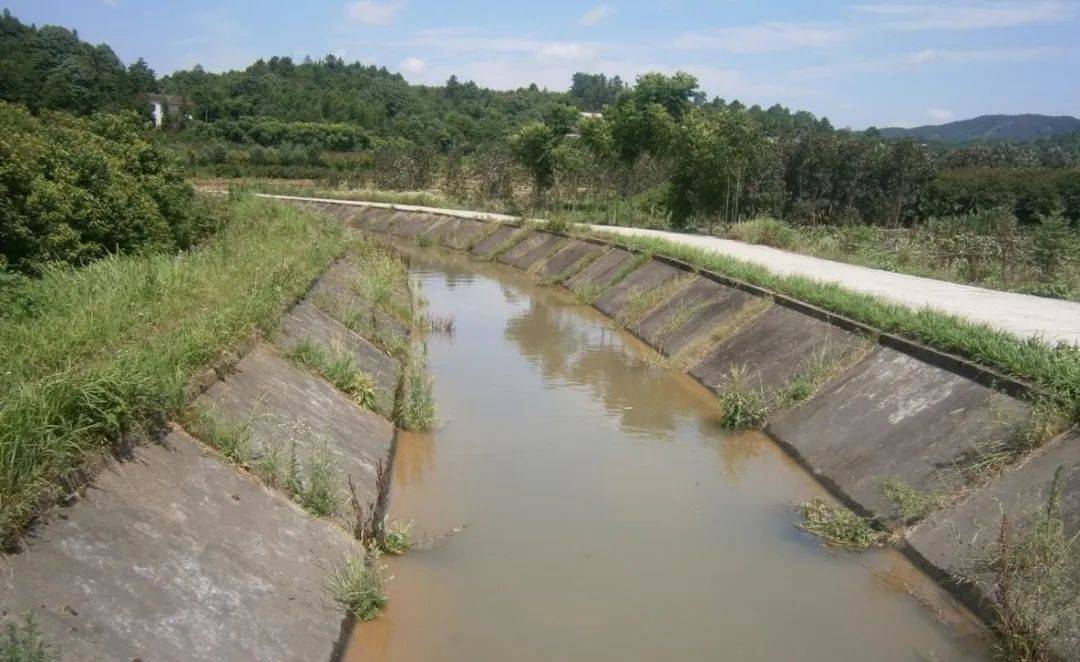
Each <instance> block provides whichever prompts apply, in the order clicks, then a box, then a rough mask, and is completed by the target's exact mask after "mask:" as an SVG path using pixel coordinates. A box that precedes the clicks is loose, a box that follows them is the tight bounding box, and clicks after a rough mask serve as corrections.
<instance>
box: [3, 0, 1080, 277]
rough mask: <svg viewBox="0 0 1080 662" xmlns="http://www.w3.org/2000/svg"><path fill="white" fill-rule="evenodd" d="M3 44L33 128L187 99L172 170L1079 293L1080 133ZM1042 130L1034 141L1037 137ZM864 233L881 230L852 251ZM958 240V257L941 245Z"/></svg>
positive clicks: (292, 64)
mask: <svg viewBox="0 0 1080 662" xmlns="http://www.w3.org/2000/svg"><path fill="white" fill-rule="evenodd" d="M0 43H2V44H3V46H4V48H3V49H2V50H0V99H2V100H6V101H10V102H14V103H19V104H23V105H25V106H26V107H27V108H28V109H29V110H30V111H31V112H34V113H41V112H46V111H48V110H63V111H70V112H73V113H77V114H83V115H85V114H91V113H94V112H115V111H118V110H123V109H127V108H135V109H137V110H139V112H142V113H144V114H145V112H146V110H145V104H144V103H143V102H142V101H141V99H142V98H143V97H142V95H143V94H144V93H145V92H148V91H160V92H164V93H168V94H175V95H179V96H182V97H184V98H185V99H186V101H187V106H186V108H185V110H184V112H183V113H182V114H176V115H172V116H171V117H169V118H168V121H167V122H166V127H165V131H163V132H156V133H152V134H151V133H148V134H147V135H146V138H145V139H146V140H147V141H148V142H150V143H158V144H160V146H162V147H165V148H168V149H170V150H171V151H172V152H173V153H174V154H177V155H178V156H179V157H180V158H181V159H182V161H183V162H184V163H186V165H187V166H188V169H189V174H191V175H194V176H200V177H205V176H212V177H247V178H250V177H266V178H274V179H288V180H297V179H302V180H305V181H307V182H314V183H319V184H330V185H333V186H335V187H338V186H341V187H347V188H352V189H356V188H375V189H381V190H390V191H402V190H404V191H426V192H429V193H438V194H441V195H444V196H446V197H447V198H449V199H451V200H453V201H455V204H462V205H469V206H474V207H482V208H487V209H497V210H501V211H510V212H513V213H526V212H529V211H531V212H533V213H538V214H540V213H542V214H546V215H549V216H561V215H568V216H569V217H571V218H573V219H575V220H585V221H593V222H609V223H623V224H626V223H630V224H647V225H653V226H665V227H672V228H676V229H683V230H696V231H706V232H736V233H741V237H742V238H746V239H748V240H751V241H754V240H762V241H770V242H773V243H776V242H778V241H784V240H783V239H782V238H780V239H778V238H777V237H776V236H773V235H771V234H769V233H766V234H767V235H768V236H765V237H764V238H760V237H757V235H756V234H755V233H747V232H745V231H742V230H739V231H736V230H735V229H732V228H735V227H736V226H739V225H740V224H741V223H744V222H747V221H751V220H755V219H761V218H766V219H777V222H778V223H781V224H786V225H789V226H793V227H796V228H823V227H824V228H837V229H838V230H837V231H838V232H842V233H843V236H841V237H839V238H832V239H829V240H828V242H826V244H828V245H827V246H825V247H824V248H821V250H820V251H819V252H822V253H824V254H827V255H830V256H837V255H843V254H845V251H846V252H847V253H852V252H855V251H863V250H864V249H863V248H857V247H865V248H870V247H873V246H877V247H880V246H884V245H894V246H899V243H898V237H899V236H900V235H897V234H896V232H897V231H899V230H900V229H908V230H911V231H913V232H914V231H918V232H929V233H930V234H929V235H928V237H929V238H928V239H927V240H928V241H930V242H931V243H934V244H935V248H933V250H922V248H920V249H919V250H918V251H914V249H912V250H908V249H903V248H897V250H896V251H893V253H894V254H895V255H893V256H891V257H890V256H883V255H877V254H876V253H875V254H874V256H873V258H872V259H869V258H868V261H869V262H870V263H873V264H875V265H879V264H880V265H882V266H886V267H888V268H897V269H908V270H915V271H918V272H920V273H928V274H933V275H938V274H939V273H940V274H941V275H942V277H948V278H951V279H956V280H969V281H973V282H982V283H987V284H991V285H994V286H1000V287H1020V286H1019V285H1014V284H1013V282H1014V281H1023V282H1027V281H1033V280H1037V281H1039V282H1040V284H1039V285H1037V286H1034V285H1031V286H1029V285H1024V286H1023V287H1027V288H1029V289H1031V290H1032V291H1038V292H1040V293H1047V294H1053V295H1055V296H1069V297H1077V296H1080V283H1078V282H1076V281H1078V280H1080V279H1078V278H1077V276H1076V271H1075V269H1077V268H1080V266H1077V265H1076V264H1075V263H1076V262H1077V260H1074V259H1072V258H1068V257H1066V258H1061V257H1060V254H1061V253H1062V252H1063V250H1064V249H1066V248H1068V247H1069V246H1071V245H1072V244H1071V243H1069V241H1071V239H1070V240H1069V241H1065V240H1059V238H1060V237H1065V238H1066V239H1068V238H1070V237H1073V238H1075V236H1076V233H1075V232H1074V231H1068V230H1067V226H1068V225H1069V224H1072V225H1073V226H1075V225H1077V224H1078V223H1080V169H1078V168H1080V166H1078V164H1080V132H1077V133H1071V134H1057V135H1052V136H1049V137H1045V138H1042V139H1039V140H1036V141H1034V142H1027V143H1021V142H1016V141H994V142H992V143H991V142H976V143H974V144H967V145H964V146H955V145H950V144H947V143H945V142H933V141H923V140H918V141H916V140H913V139H911V138H899V139H891V138H890V137H889V131H887V130H886V131H879V130H876V129H868V130H866V131H849V130H845V129H836V128H834V127H833V126H832V124H831V123H830V122H829V120H828V119H826V118H824V117H817V116H815V115H814V114H813V113H811V112H808V111H805V110H798V111H792V110H789V109H788V108H785V107H783V106H781V105H779V104H774V105H772V106H769V107H767V108H763V107H761V106H757V105H753V106H747V105H745V104H743V103H741V102H740V101H738V100H730V101H729V100H725V99H723V98H720V97H714V98H712V99H709V98H707V97H706V95H705V94H704V92H703V91H702V90H701V89H700V88H699V87H698V82H697V80H696V79H695V78H694V77H693V76H691V75H689V74H686V73H676V74H674V75H663V74H659V73H650V74H645V75H643V76H640V77H638V78H637V80H636V81H634V82H633V84H630V83H628V82H625V81H623V80H621V79H620V78H619V77H617V76H614V77H608V76H606V75H604V74H598V73H585V72H578V73H577V74H575V75H574V76H573V78H572V80H570V81H568V83H569V89H568V91H567V92H552V91H547V90H541V89H538V88H537V87H536V86H535V85H530V86H526V87H522V88H519V89H517V90H511V91H495V90H490V89H486V88H483V87H480V86H478V85H476V84H475V83H473V82H462V81H459V80H458V79H457V78H455V77H451V78H450V79H449V80H447V82H446V83H445V84H444V85H439V86H423V85H411V84H409V83H408V82H407V81H406V80H405V79H404V78H403V77H402V76H401V75H399V74H396V73H392V72H390V71H388V70H387V69H386V68H385V67H379V66H376V65H372V64H362V63H359V62H353V63H347V62H345V61H343V60H341V59H340V58H338V57H335V56H327V57H325V58H323V59H320V60H312V59H305V60H304V61H302V62H296V61H293V60H292V59H291V58H288V57H271V58H269V59H265V60H263V59H260V60H258V61H256V62H254V63H253V64H251V65H250V66H248V67H246V68H244V69H242V70H236V71H228V72H223V73H212V72H208V71H205V70H203V69H202V68H199V67H196V68H194V69H191V70H186V71H177V72H173V73H172V74H170V75H168V76H166V77H164V78H162V79H160V80H157V79H156V78H155V75H154V72H153V71H152V70H151V69H150V68H149V67H148V66H147V65H146V63H145V62H143V61H142V60H138V61H137V62H135V63H134V64H132V65H131V66H130V67H125V66H124V65H123V63H121V62H120V61H119V60H118V59H117V58H116V56H115V54H113V52H112V51H111V50H110V49H109V48H108V46H105V45H99V46H92V45H90V44H87V43H85V42H83V41H81V40H80V39H79V38H78V35H77V34H76V33H75V32H73V31H69V30H67V29H64V28H57V27H52V26H45V27H41V28H37V27H34V26H26V25H23V24H21V23H20V22H19V21H18V20H17V19H16V18H15V17H13V16H12V15H11V14H10V13H6V12H5V14H4V15H3V18H2V20H0ZM583 111H584V112H588V113H589V116H588V117H585V116H582V114H581V113H582V112H583ZM12 116H13V115H12ZM20 121H22V120H20ZM1040 121H1041V120H1040ZM1055 121H1056V120H1055ZM987 122H991V124H993V126H998V125H1000V123H1001V120H1000V119H994V118H989V119H988V118H977V119H976V120H971V121H969V122H966V123H965V122H961V123H954V124H955V125H956V126H957V127H959V128H957V130H958V131H959V130H960V129H963V130H965V131H968V132H969V134H965V135H973V134H972V133H971V132H978V131H982V132H983V133H986V132H987V131H992V129H988V128H987V126H990V125H988V124H987ZM1033 122H1034V123H1033ZM57 123H58V124H61V125H63V124H64V123H63V122H59V121H58V122H57ZM995 123H996V124H995ZM1037 124H1038V122H1035V121H1034V120H1032V121H1031V122H1026V123H1025V124H1024V126H1027V127H1029V128H1031V127H1035V128H1033V129H1031V130H1033V131H1036V132H1038V131H1041V129H1038V128H1037V126H1036V125H1037ZM1058 124H1060V122H1059V123H1058ZM965 127H966V128H965ZM1062 127H1064V125H1061V126H1058V127H1057V128H1062ZM954 128H955V127H954ZM1065 128H1067V127H1065ZM35 130H36V129H35ZM1055 130H1056V129H1055ZM91 133H93V130H92V129H91ZM955 135H959V134H953V133H949V134H947V135H946V134H945V133H942V134H941V136H945V138H943V139H946V138H948V137H950V136H955ZM12 145H15V143H10V144H9V143H4V144H3V145H0V147H3V148H4V149H6V150H8V151H9V152H10V151H11V150H15V151H16V152H18V150H23V151H22V152H20V153H23V154H32V156H30V157H28V158H30V159H31V160H33V159H38V158H39V156H34V155H33V154H43V153H44V152H40V151H39V152H27V151H26V149H27V148H26V143H25V141H23V142H22V143H19V144H18V145H15V146H12ZM35 149H36V148H35ZM13 153H14V152H13ZM16 193H17V190H16V189H12V188H9V189H8V192H7V194H8V195H11V196H16ZM18 195H22V194H21V193H20V194H18ZM24 197H25V196H24ZM13 199H18V200H21V199H22V198H18V197H17V196H16V198H13ZM26 204H28V203H22V202H19V203H18V204H13V206H12V207H11V208H13V209H23V208H27V209H28V207H26ZM20 213H21V212H20ZM26 214H29V216H32V213H30V212H27V213H26ZM26 214H24V217H29V216H27V215H26ZM12 218H14V217H12ZM21 218H22V217H21ZM5 222H8V223H15V224H16V225H18V223H23V221H21V220H20V221H17V222H16V221H11V220H10V219H8V220H7V221H5ZM755 227H771V228H773V229H775V228H776V227H778V226H761V225H760V224H759V225H758V226H755ZM857 227H869V228H873V231H872V232H871V231H867V232H864V233H863V234H862V235H855V234H853V233H852V232H851V231H850V229H851V228H857ZM1044 227H1045V228H1046V232H1045V235H1046V240H1045V241H1043V242H1042V244H1041V245H1042V246H1044V247H1045V249H1046V250H1044V251H1043V253H1044V255H1042V257H1039V258H1038V260H1037V259H1036V257H1035V256H1034V253H1031V254H1030V255H1029V256H1028V258H1026V264H1025V266H1024V268H1023V269H1017V268H1011V267H1010V266H1009V265H1008V262H1009V261H1010V260H1015V259H1016V250H1018V248H1017V246H1020V249H1022V250H1028V251H1029V253H1030V252H1031V251H1033V250H1034V248H1032V247H1033V246H1035V243H1034V241H1035V240H1034V239H1033V238H1032V232H1034V231H1035V229H1039V228H1044ZM928 228H933V230H932V231H930V230H928ZM1062 228H1066V230H1063V229H1062ZM880 232H886V233H892V234H888V235H887V236H886V235H881V234H880ZM1062 232H1066V234H1062ZM1070 233H1071V234H1070ZM773 234H775V233H773ZM785 236H787V237H789V238H790V237H791V236H794V235H792V234H791V233H790V232H789V233H788V234H786V235H785ZM912 236H914V235H912ZM944 237H950V238H951V239H949V241H941V242H939V241H938V239H939V238H944ZM815 241H816V239H815ZM919 241H922V240H921V239H920V240H919ZM830 242H831V243H830ZM788 243H790V242H788ZM1025 247H1026V248H1025ZM110 250H111V249H110ZM916 253H917V254H918V257H917V259H916V258H913V257H912V255H916ZM897 256H899V257H897ZM20 259H21V258H20ZM80 259H81V258H80ZM913 260H914V262H913ZM915 262H917V263H918V266H915ZM987 263H992V264H995V265H996V266H995V267H994V268H993V269H989V268H987V267H986V264H987ZM942 264H943V265H946V267H947V269H946V271H944V272H942V271H941V270H940V269H939V268H938V267H939V265H942ZM20 268H25V267H20Z"/></svg>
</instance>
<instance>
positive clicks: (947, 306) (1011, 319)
mask: <svg viewBox="0 0 1080 662" xmlns="http://www.w3.org/2000/svg"><path fill="white" fill-rule="evenodd" d="M275 197H282V198H288V197H290V196H275ZM295 199H304V200H317V199H316V198H295ZM318 200H319V201H320V202H341V201H340V200H325V199H318ZM349 204H355V205H359V206H374V207H393V208H396V209H402V210H411V211H429V212H438V213H441V214H451V215H454V216H461V217H464V218H474V219H479V220H486V221H498V222H505V221H511V220H519V219H517V218H515V217H512V216H506V215H503V214H489V213H485V212H473V211H463V210H456V209H437V208H434V207H421V206H417V205H391V204H385V203H373V202H350V203H349ZM589 227H590V228H591V229H593V230H597V231H600V232H609V233H612V234H619V235H625V236H641V237H659V238H663V239H666V240H668V241H672V242H676V243H680V244H685V245H688V246H693V247H695V248H700V249H703V250H706V251H713V252H716V253H720V254H723V255H728V256H730V257H734V258H738V259H741V260H746V261H747V262H754V263H757V264H760V265H762V266H764V267H767V268H768V269H770V270H771V271H773V272H775V273H778V274H784V275H799V276H807V277H809V278H813V279H815V280H819V281H824V282H829V283H837V284H839V285H842V286H844V287H846V288H848V289H850V290H854V291H856V292H863V293H866V294H873V295H875V296H877V297H880V298H882V299H886V300H888V301H892V302H895V303H899V304H902V305H905V306H908V307H911V308H933V309H935V310H939V311H942V312H946V313H952V314H954V315H958V316H960V317H964V318H966V319H969V320H972V321H974V322H983V323H985V324H988V325H990V326H992V327H994V328H997V329H1000V330H1002V331H1008V332H1010V333H1013V334H1015V335H1017V336H1020V337H1023V338H1042V339H1043V340H1046V341H1048V342H1051V343H1057V342H1067V343H1072V344H1076V345H1080V303H1077V302H1071V301H1061V300H1059V299H1047V298H1045V297H1036V296H1031V295H1028V294H1014V293H1011V292H999V291H997V290H989V289H986V288H982V287H972V286H970V285H960V284H958V283H949V282H945V281H940V280H933V279H931V278H920V277H918V276H908V275H905V274H898V273H893V272H891V271H882V270H881V269H871V268H869V267H860V266H856V265H852V264H844V263H843V262H834V261H832V260H823V259H821V258H817V257H810V256H808V255H799V254H798V253H790V252H788V251H782V250H779V249H776V248H770V247H768V246H756V245H754V244H746V243H743V242H740V241H732V240H730V239H719V238H717V237H705V236H701V235H691V234H680V233H678V232H666V231H663V230H646V229H643V228H627V227H617V226H609V225H590V226H589Z"/></svg>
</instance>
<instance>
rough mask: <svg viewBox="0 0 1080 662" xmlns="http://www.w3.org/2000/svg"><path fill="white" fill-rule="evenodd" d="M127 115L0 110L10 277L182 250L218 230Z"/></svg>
mask: <svg viewBox="0 0 1080 662" xmlns="http://www.w3.org/2000/svg"><path fill="white" fill-rule="evenodd" d="M142 125H143V122H142V121H141V120H140V119H139V118H138V116H137V115H135V114H134V113H129V114H124V115H97V116H94V117H92V118H89V119H80V118H76V117H73V116H70V115H65V114H63V113H44V114H42V115H41V116H39V117H35V116H32V115H31V114H30V113H29V112H27V111H26V110H25V109H23V108H20V107H18V106H13V105H10V104H7V103H3V102H0V255H2V256H3V258H4V260H5V261H6V263H7V265H8V267H7V268H8V269H10V270H13V271H18V272H21V273H26V274H37V273H40V272H41V270H42V268H43V266H44V265H45V264H46V263H49V262H65V263H69V264H86V263H87V262H90V261H92V260H96V259H100V258H102V257H105V256H106V255H111V254H117V253H132V252H137V253H146V252H154V251H168V250H175V249H184V248H189V247H191V246H192V245H194V244H195V243H196V242H197V241H198V240H200V239H201V238H202V237H203V236H204V235H206V234H207V233H208V232H209V231H211V230H212V229H213V228H214V227H216V225H215V224H216V221H215V220H213V218H212V214H210V212H209V211H208V210H207V209H205V208H204V207H203V205H202V204H201V203H199V202H198V200H197V199H196V196H195V192H194V190H193V189H192V187H191V185H190V184H188V183H187V182H186V180H185V175H184V172H183V170H182V169H181V168H180V166H179V164H178V163H177V162H176V161H175V159H174V158H172V157H171V156H170V155H169V153H168V152H167V151H165V150H164V149H163V148H161V147H159V146H158V145H157V144H155V142H154V141H153V139H152V136H151V135H150V134H149V131H148V130H147V129H146V128H144V127H143V126H142Z"/></svg>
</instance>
